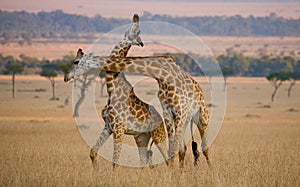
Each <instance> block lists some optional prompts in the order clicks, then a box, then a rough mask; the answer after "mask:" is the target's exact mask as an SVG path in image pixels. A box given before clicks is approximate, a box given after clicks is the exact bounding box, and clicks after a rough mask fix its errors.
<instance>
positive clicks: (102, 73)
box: [99, 71, 106, 97]
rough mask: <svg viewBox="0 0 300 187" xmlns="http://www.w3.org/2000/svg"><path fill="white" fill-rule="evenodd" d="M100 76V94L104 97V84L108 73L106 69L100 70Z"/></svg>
mask: <svg viewBox="0 0 300 187" xmlns="http://www.w3.org/2000/svg"><path fill="white" fill-rule="evenodd" d="M99 77H100V83H101V90H100V96H101V97H104V93H103V91H104V86H105V85H106V80H105V77H106V73H105V71H100V73H99Z"/></svg>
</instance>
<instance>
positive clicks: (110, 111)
mask: <svg viewBox="0 0 300 187" xmlns="http://www.w3.org/2000/svg"><path fill="white" fill-rule="evenodd" d="M139 34H140V30H139V17H138V15H137V14H135V15H134V16H133V23H132V25H131V27H130V29H129V30H128V31H127V32H126V33H125V37H124V40H123V41H121V42H120V43H118V44H117V45H116V46H115V47H114V48H113V50H112V51H111V53H110V57H114V58H116V57H125V56H126V55H127V53H128V51H129V49H130V48H131V46H132V45H138V46H141V47H143V42H142V40H141V38H140V36H139ZM82 55H83V52H82V50H81V49H79V50H78V52H77V56H76V58H80V57H82ZM75 62H76V64H77V61H76V60H75ZM66 81H68V80H66ZM106 85H107V93H108V97H109V98H108V104H107V105H106V106H105V107H104V109H103V110H102V118H103V120H104V121H105V127H104V129H103V130H102V132H101V134H100V136H99V139H98V140H97V142H96V144H95V145H94V146H93V147H92V148H91V150H90V158H91V160H92V163H93V165H94V166H96V165H97V152H98V150H99V149H100V147H101V146H102V145H103V144H104V143H105V142H106V140H107V139H108V137H109V136H110V135H111V134H114V145H115V148H114V149H115V150H114V156H113V166H115V163H117V162H118V159H119V155H120V152H121V143H122V135H123V134H129V135H133V136H134V138H135V141H136V144H137V146H138V150H139V155H140V160H141V164H142V165H145V163H147V162H149V163H150V165H151V160H147V154H149V152H148V151H147V147H148V144H149V141H150V138H152V139H153V142H154V143H155V144H156V145H157V146H158V148H159V150H160V151H161V153H162V155H163V157H164V159H165V160H167V158H166V152H167V151H166V150H167V149H166V147H165V145H164V142H165V140H166V133H165V127H164V123H163V120H162V118H161V116H160V115H159V113H158V112H157V111H156V110H155V108H154V107H153V106H151V105H148V104H147V103H144V102H143V101H141V100H140V99H139V98H138V97H137V96H136V95H135V93H134V90H133V87H132V86H131V84H130V83H129V82H128V81H127V80H126V78H125V76H124V74H123V73H116V72H110V71H107V72H106ZM128 118H131V119H130V120H128ZM124 123H125V124H124ZM126 123H127V124H126ZM114 124H121V125H122V127H123V128H122V129H121V128H120V129H117V130H115V129H113V126H115V125H114ZM142 126H143V127H142ZM141 127H142V128H141ZM166 163H167V162H166Z"/></svg>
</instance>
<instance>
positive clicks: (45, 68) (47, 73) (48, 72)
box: [40, 61, 60, 100]
mask: <svg viewBox="0 0 300 187" xmlns="http://www.w3.org/2000/svg"><path fill="white" fill-rule="evenodd" d="M59 70H60V67H59V65H57V64H54V63H50V62H49V61H46V62H45V63H44V64H43V65H42V71H41V73H40V75H41V76H43V77H46V78H47V79H49V80H50V83H51V86H52V98H51V99H50V100H57V99H58V98H56V97H55V77H57V74H58V72H59Z"/></svg>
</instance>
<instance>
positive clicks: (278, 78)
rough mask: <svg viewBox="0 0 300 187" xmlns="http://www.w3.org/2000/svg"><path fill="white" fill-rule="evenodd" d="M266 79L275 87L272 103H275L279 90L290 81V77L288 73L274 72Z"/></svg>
mask: <svg viewBox="0 0 300 187" xmlns="http://www.w3.org/2000/svg"><path fill="white" fill-rule="evenodd" d="M266 78H267V80H268V81H270V82H271V84H272V85H273V86H274V91H273V93H272V96H271V101H272V102H273V101H274V97H275V95H276V93H277V90H278V88H279V87H280V86H281V85H282V83H283V82H284V81H287V80H289V79H290V75H289V73H287V72H274V73H270V74H269V75H268V76H267V77H266Z"/></svg>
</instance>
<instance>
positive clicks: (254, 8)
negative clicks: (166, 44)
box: [0, 0, 300, 18]
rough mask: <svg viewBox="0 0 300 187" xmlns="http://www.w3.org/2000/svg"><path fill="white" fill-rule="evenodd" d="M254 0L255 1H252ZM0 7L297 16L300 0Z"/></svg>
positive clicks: (39, 1) (131, 0)
mask: <svg viewBox="0 0 300 187" xmlns="http://www.w3.org/2000/svg"><path fill="white" fill-rule="evenodd" d="M253 2H256V3H253ZM0 9H1V10H9V11H14V10H17V11H19V10H25V11H29V12H40V11H46V12H49V11H53V10H63V11H64V12H66V13H72V14H81V15H86V16H95V15H97V14H100V15H102V16H104V17H123V18H128V17H129V18H130V17H131V15H132V13H133V12H136V13H139V14H143V13H144V12H145V11H147V12H150V13H152V14H167V15H171V16H215V15H218V16H224V15H226V16H231V15H237V14H239V15H242V16H249V15H254V16H266V15H269V14H270V13H272V12H275V13H276V14H277V15H279V16H283V17H293V18H299V17H300V0H259V1H258V0H257V1H253V0H46V1H43V0H0Z"/></svg>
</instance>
